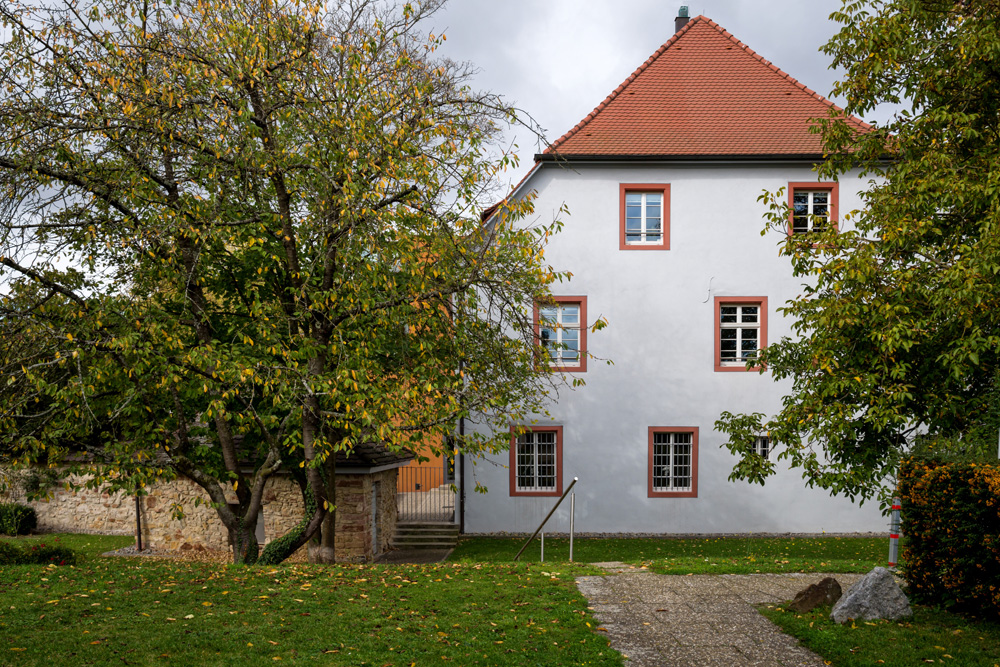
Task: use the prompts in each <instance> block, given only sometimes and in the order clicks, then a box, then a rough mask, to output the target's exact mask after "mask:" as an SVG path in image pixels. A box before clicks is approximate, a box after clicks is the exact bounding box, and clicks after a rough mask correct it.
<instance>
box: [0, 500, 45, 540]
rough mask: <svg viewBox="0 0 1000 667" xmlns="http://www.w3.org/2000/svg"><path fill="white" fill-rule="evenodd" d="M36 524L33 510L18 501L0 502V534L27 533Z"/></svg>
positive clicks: (36, 518) (36, 520) (36, 517)
mask: <svg viewBox="0 0 1000 667" xmlns="http://www.w3.org/2000/svg"><path fill="white" fill-rule="evenodd" d="M37 526H38V515H36V514H35V510H34V509H33V508H31V507H28V506H27V505H21V504H19V503H0V535H27V534H28V533H30V532H31V531H33V530H34V529H35V528H36V527H37Z"/></svg>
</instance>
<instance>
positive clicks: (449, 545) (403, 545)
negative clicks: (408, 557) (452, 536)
mask: <svg viewBox="0 0 1000 667" xmlns="http://www.w3.org/2000/svg"><path fill="white" fill-rule="evenodd" d="M456 544H457V542H430V541H424V542H405V541H404V542H397V541H396V540H393V541H392V548H393V549H454V548H455V546H456Z"/></svg>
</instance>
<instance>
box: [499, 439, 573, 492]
mask: <svg viewBox="0 0 1000 667" xmlns="http://www.w3.org/2000/svg"><path fill="white" fill-rule="evenodd" d="M514 431H515V429H511V441H510V495H512V496H560V495H562V426H545V427H538V428H532V429H531V430H528V431H525V432H523V433H521V434H519V435H518V434H516V433H515V432H514Z"/></svg>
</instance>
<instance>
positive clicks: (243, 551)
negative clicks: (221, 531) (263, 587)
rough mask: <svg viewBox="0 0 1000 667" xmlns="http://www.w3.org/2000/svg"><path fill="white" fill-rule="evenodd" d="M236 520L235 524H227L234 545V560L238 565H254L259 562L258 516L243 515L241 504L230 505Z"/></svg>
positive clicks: (230, 539)
mask: <svg viewBox="0 0 1000 667" xmlns="http://www.w3.org/2000/svg"><path fill="white" fill-rule="evenodd" d="M230 509H231V510H232V512H233V514H235V515H236V521H235V523H234V524H233V525H227V526H226V529H227V530H228V531H229V541H230V542H231V543H232V545H233V562H234V563H236V564H237V565H253V564H254V563H256V562H257V554H258V553H259V551H260V545H259V544H258V543H257V534H256V528H257V517H256V516H254V517H246V516H242V512H243V510H242V509H241V508H240V506H239V505H230Z"/></svg>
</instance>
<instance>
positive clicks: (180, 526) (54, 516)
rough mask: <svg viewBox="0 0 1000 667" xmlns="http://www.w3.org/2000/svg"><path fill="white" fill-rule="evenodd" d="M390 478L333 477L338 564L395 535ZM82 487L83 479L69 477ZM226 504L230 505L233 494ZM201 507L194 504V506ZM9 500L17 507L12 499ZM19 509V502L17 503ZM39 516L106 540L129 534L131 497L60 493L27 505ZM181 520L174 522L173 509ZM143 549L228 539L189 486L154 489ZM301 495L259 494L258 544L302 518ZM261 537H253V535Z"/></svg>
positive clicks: (279, 490) (49, 524) (52, 527)
mask: <svg viewBox="0 0 1000 667" xmlns="http://www.w3.org/2000/svg"><path fill="white" fill-rule="evenodd" d="M396 475H397V471H396V470H395V469H393V470H386V471H382V472H378V473H374V474H371V475H337V490H336V493H337V498H336V502H337V522H336V525H337V542H336V555H337V560H339V561H344V562H363V561H368V560H371V559H372V558H374V557H375V556H377V555H379V554H381V553H382V552H384V551H385V550H386V549H387V548H388V546H389V541H390V540H391V539H392V537H393V535H394V534H395V528H396ZM74 481H75V482H81V481H82V478H79V477H76V478H74ZM373 483H377V484H378V507H377V515H376V516H377V517H378V527H377V532H378V544H377V545H374V546H375V548H374V549H373V544H372V520H371V509H372V485H373ZM230 495H232V497H231V498H227V500H229V501H230V502H235V501H236V497H235V494H232V493H231V494H230ZM199 498H201V499H202V500H203V502H202V503H200V504H198V505H196V504H195V502H196V500H197V499H199ZM13 500H17V499H16V498H14V499H13ZM20 501H21V502H24V501H23V499H21V500H20ZM28 504H29V505H31V506H32V507H34V508H35V511H36V512H37V514H38V530H39V531H44V532H76V533H80V532H85V533H100V534H106V535H134V534H135V498H134V497H132V496H124V495H122V494H107V493H102V492H100V491H93V490H81V491H77V492H73V491H67V490H66V489H64V488H62V487H60V488H58V489H57V490H56V491H55V492H54V493H53V495H52V497H51V498H50V499H49V500H42V501H34V502H31V503H28ZM175 504H176V505H180V506H181V507H182V508H183V512H184V516H183V518H181V519H175V518H173V516H172V515H173V506H174V505H175ZM140 508H141V510H140V511H141V518H142V533H143V536H142V539H143V545H144V546H151V547H156V548H160V549H181V548H187V547H185V545H190V546H192V547H193V546H197V545H201V546H204V547H206V548H209V549H228V548H229V537H228V534H227V532H226V529H225V527H224V526H223V525H222V522H221V521H220V520H219V517H218V514H217V513H216V511H215V509H213V508H212V507H211V505H209V504H208V495H207V494H206V493H205V492H204V491H203V490H202V489H201V487H199V486H198V485H197V484H195V483H194V482H192V481H190V480H187V479H177V480H174V481H171V482H161V483H158V484H155V485H153V486H152V487H151V488H150V489H149V494H148V495H146V496H144V497H142V498H140ZM302 515H303V507H302V494H301V492H300V491H299V487H298V485H297V484H296V483H295V481H294V480H293V479H291V478H290V477H285V476H278V477H272V478H271V479H270V480H268V482H267V486H265V488H264V510H263V516H264V531H263V532H264V543H267V542H269V541H271V540H272V539H274V538H276V537H281V536H282V535H284V534H285V533H286V532H287V531H288V530H289V529H291V528H292V527H293V526H294V525H295V524H296V523H298V522H299V521H300V520H301V519H302ZM259 535H260V531H259V530H258V536H259Z"/></svg>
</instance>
